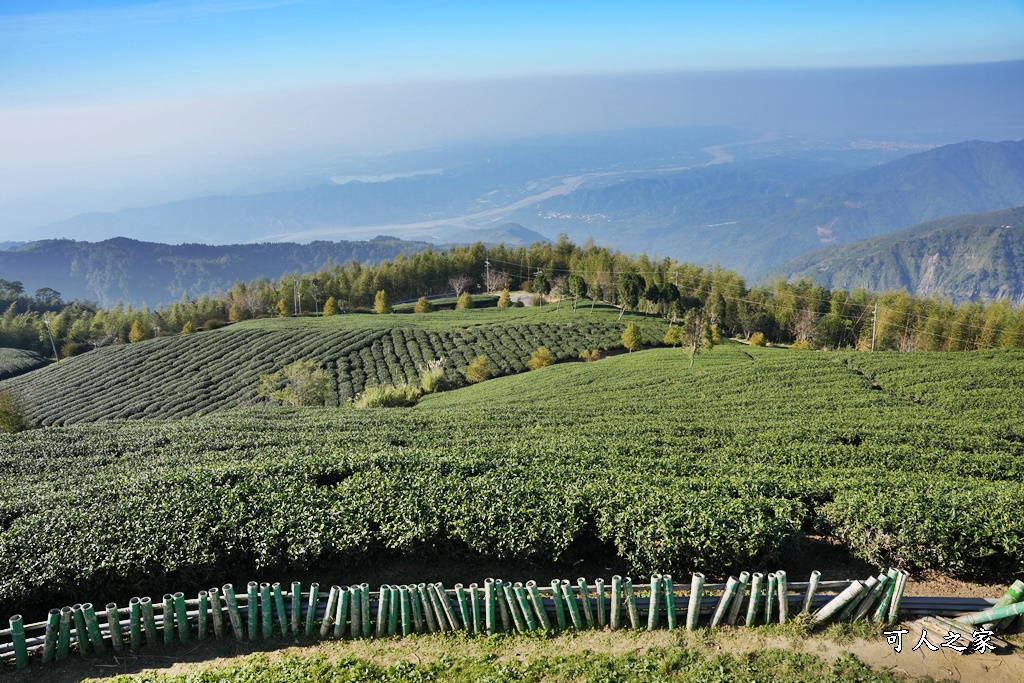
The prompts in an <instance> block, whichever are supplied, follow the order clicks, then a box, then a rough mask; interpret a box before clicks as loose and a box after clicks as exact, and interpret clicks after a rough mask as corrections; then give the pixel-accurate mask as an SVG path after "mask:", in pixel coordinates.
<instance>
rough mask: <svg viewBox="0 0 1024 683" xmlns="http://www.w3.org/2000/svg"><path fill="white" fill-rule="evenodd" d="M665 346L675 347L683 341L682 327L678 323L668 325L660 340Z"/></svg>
mask: <svg viewBox="0 0 1024 683" xmlns="http://www.w3.org/2000/svg"><path fill="white" fill-rule="evenodd" d="M661 343H662V344H664V345H665V346H672V347H676V346H679V345H680V344H682V343H683V329H682V328H681V327H679V325H669V326H668V331H667V332H665V338H664V339H662V340H661Z"/></svg>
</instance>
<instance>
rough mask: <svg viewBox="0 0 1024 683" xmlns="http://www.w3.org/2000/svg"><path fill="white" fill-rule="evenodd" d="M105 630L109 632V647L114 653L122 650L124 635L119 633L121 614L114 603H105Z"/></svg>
mask: <svg viewBox="0 0 1024 683" xmlns="http://www.w3.org/2000/svg"><path fill="white" fill-rule="evenodd" d="M107 629H108V630H109V632H110V646H111V647H113V648H114V652H121V651H122V650H124V635H123V634H122V633H121V612H120V611H119V610H118V609H117V603H116V602H108V603H107Z"/></svg>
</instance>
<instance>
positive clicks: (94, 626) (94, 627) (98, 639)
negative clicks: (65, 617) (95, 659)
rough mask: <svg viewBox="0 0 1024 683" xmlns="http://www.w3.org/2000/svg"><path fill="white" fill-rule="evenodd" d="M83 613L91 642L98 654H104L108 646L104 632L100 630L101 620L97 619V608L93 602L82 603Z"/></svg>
mask: <svg viewBox="0 0 1024 683" xmlns="http://www.w3.org/2000/svg"><path fill="white" fill-rule="evenodd" d="M82 614H83V615H84V616H85V629H86V631H88V633H89V642H90V643H92V649H93V650H95V651H96V654H103V653H104V652H106V651H107V646H106V645H105V644H104V643H103V634H102V633H101V632H100V622H99V621H98V620H97V619H96V610H94V609H93V607H92V603H91V602H83V603H82Z"/></svg>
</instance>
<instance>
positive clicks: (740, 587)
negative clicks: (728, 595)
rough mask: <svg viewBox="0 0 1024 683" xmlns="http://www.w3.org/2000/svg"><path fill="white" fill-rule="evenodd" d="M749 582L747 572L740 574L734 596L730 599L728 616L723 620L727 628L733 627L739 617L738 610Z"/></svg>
mask: <svg viewBox="0 0 1024 683" xmlns="http://www.w3.org/2000/svg"><path fill="white" fill-rule="evenodd" d="M749 580H750V573H749V572H740V576H739V579H737V581H736V595H735V597H733V599H732V605H730V606H729V614H728V616H727V617H726V619H725V623H726V624H728V625H729V626H735V625H736V620H737V619H738V618H739V616H740V608H741V607H742V606H743V596H744V594H745V593H746V592H747V582H748V581H749Z"/></svg>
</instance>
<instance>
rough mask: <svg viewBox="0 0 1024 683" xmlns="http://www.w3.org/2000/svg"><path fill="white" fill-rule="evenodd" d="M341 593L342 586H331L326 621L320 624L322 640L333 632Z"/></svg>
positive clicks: (325, 614) (325, 612) (325, 613)
mask: <svg viewBox="0 0 1024 683" xmlns="http://www.w3.org/2000/svg"><path fill="white" fill-rule="evenodd" d="M381 590H383V588H382V589H381ZM339 593H341V586H339V585H337V584H335V585H333V586H331V591H330V593H328V594H327V609H325V610H324V620H323V621H322V622H320V637H321V638H326V637H327V634H328V633H330V632H331V627H332V626H334V614H335V610H337V609H338V594H339Z"/></svg>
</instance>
